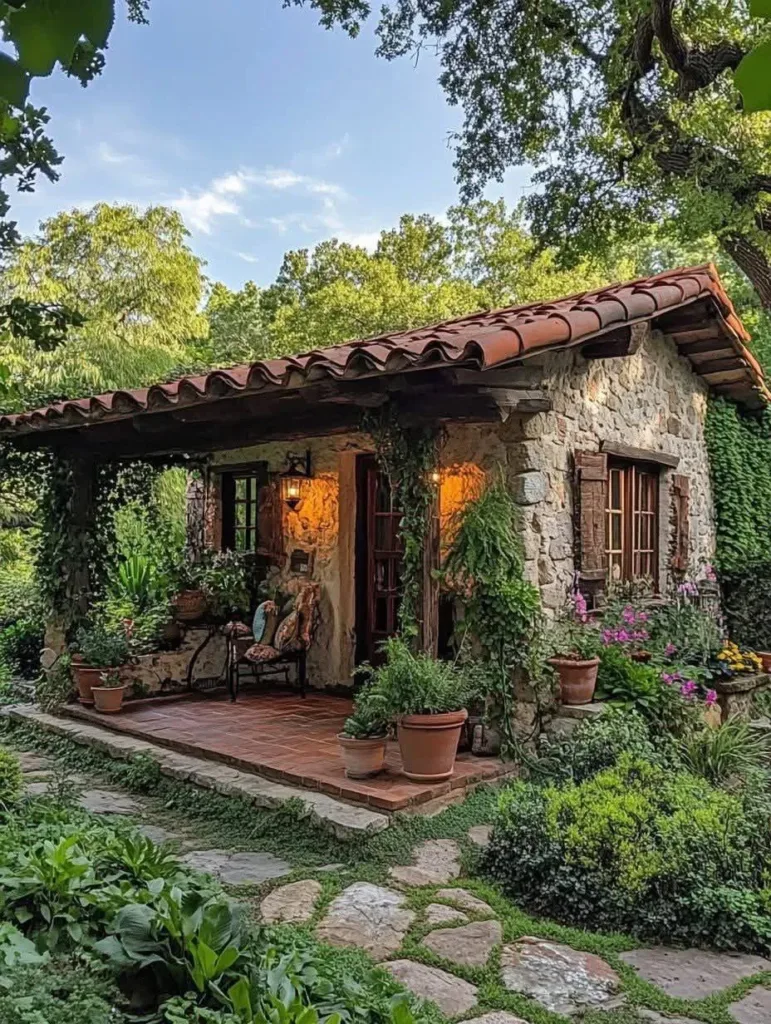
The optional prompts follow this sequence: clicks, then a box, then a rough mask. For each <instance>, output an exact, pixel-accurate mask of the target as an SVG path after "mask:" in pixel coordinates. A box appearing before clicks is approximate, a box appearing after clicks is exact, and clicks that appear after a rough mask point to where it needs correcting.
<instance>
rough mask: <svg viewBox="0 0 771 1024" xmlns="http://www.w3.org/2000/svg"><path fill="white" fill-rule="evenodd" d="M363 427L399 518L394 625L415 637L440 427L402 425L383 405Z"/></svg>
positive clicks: (393, 408)
mask: <svg viewBox="0 0 771 1024" xmlns="http://www.w3.org/2000/svg"><path fill="white" fill-rule="evenodd" d="M363 427H364V429H365V430H366V431H367V432H368V433H369V434H370V435H371V436H372V438H373V440H374V442H375V454H376V457H377V460H378V464H379V465H380V467H381V469H382V470H383V472H384V473H385V474H386V475H387V477H388V479H389V481H390V483H391V487H392V489H393V495H394V501H395V504H396V507H397V508H398V509H399V510H400V511H401V514H402V518H401V522H400V524H399V529H400V533H401V537H402V543H403V545H404V554H403V556H402V578H401V587H402V594H401V604H400V606H399V628H400V630H401V632H402V635H403V636H405V637H406V638H410V639H412V640H416V639H418V638H419V636H420V632H421V618H422V616H421V603H422V595H423V579H424V571H425V564H424V559H425V552H426V543H427V539H428V533H429V529H430V523H431V514H432V510H433V505H434V501H435V498H436V494H435V490H434V488H433V487H432V485H431V473H432V472H433V471H434V470H435V469H436V464H437V451H438V444H439V432H438V431H437V430H436V429H435V428H434V427H427V426H407V425H405V424H404V423H403V422H402V421H401V419H400V417H399V412H398V409H397V407H396V406H394V405H391V404H389V405H386V406H384V407H383V408H382V409H381V410H380V411H379V412H378V413H376V414H373V413H368V414H367V415H366V416H365V417H364V423H363Z"/></svg>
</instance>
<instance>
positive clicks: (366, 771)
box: [337, 733, 386, 779]
mask: <svg viewBox="0 0 771 1024" xmlns="http://www.w3.org/2000/svg"><path fill="white" fill-rule="evenodd" d="M337 741H338V743H339V744H340V748H341V750H342V752H343V761H344V762H345V774H346V776H347V777H348V778H349V779H368V778H370V777H371V776H373V775H378V774H379V773H380V772H382V770H383V766H384V764H385V752H386V738H385V736H371V737H369V738H368V739H365V740H357V739H353V737H351V736H344V735H343V734H342V733H340V734H339V735H338V737H337Z"/></svg>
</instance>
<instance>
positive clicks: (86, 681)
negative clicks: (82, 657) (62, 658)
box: [72, 658, 105, 704]
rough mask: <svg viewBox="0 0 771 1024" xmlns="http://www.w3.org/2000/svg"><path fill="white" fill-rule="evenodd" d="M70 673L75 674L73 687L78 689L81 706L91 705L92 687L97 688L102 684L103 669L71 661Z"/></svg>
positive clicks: (92, 699)
mask: <svg viewBox="0 0 771 1024" xmlns="http://www.w3.org/2000/svg"><path fill="white" fill-rule="evenodd" d="M72 671H73V672H74V674H75V685H76V686H77V688H78V700H79V701H80V703H81V704H93V703H94V694H93V687H94V686H99V685H100V684H101V682H102V672H104V671H105V670H104V669H103V668H91V666H90V665H84V664H83V662H82V661H76V660H75V658H73V659H72Z"/></svg>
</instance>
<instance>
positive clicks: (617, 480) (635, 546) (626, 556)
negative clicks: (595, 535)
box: [605, 459, 659, 583]
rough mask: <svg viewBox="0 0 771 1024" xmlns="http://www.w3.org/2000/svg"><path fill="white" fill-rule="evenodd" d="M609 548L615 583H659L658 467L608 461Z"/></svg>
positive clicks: (606, 520)
mask: <svg viewBox="0 0 771 1024" xmlns="http://www.w3.org/2000/svg"><path fill="white" fill-rule="evenodd" d="M605 544H606V546H605V554H606V559H607V568H608V577H609V579H610V580H611V581H616V580H630V579H641V578H644V579H646V578H647V579H651V580H653V582H654V583H658V563H659V468H658V467H657V466H652V465H648V464H645V463H638V462H625V461H622V460H617V459H611V460H609V461H608V486H607V501H606V508H605Z"/></svg>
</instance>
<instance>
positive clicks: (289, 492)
mask: <svg viewBox="0 0 771 1024" xmlns="http://www.w3.org/2000/svg"><path fill="white" fill-rule="evenodd" d="M286 461H287V468H286V469H285V470H284V472H283V473H282V474H281V497H282V498H283V499H284V501H285V502H286V504H287V506H288V507H289V508H291V510H292V511H293V512H296V511H297V509H298V508H299V507H300V502H301V501H302V482H303V480H310V478H311V453H310V451H307V452H306V453H305V455H292V453H291V452H290V453H289V454H288V455H287V457H286Z"/></svg>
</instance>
